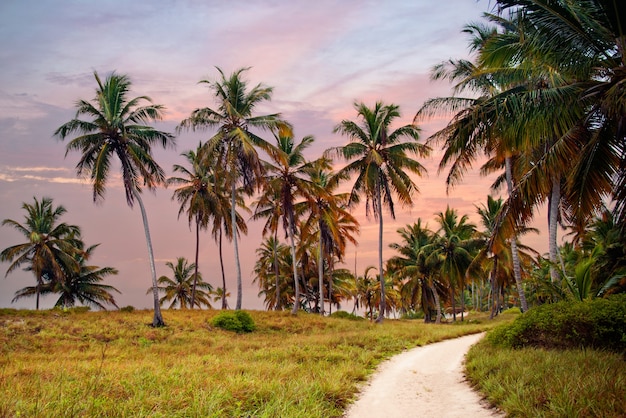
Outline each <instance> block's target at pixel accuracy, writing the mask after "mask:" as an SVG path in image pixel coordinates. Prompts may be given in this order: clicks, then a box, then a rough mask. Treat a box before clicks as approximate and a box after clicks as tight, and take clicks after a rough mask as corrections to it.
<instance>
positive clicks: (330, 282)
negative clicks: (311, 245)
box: [328, 255, 339, 315]
mask: <svg viewBox="0 0 626 418" xmlns="http://www.w3.org/2000/svg"><path fill="white" fill-rule="evenodd" d="M328 271H329V272H330V274H329V275H328V315H332V313H333V275H334V272H335V263H334V261H333V256H332V255H330V260H329V261H328ZM337 309H339V308H337Z"/></svg>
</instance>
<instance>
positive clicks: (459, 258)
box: [431, 207, 481, 321]
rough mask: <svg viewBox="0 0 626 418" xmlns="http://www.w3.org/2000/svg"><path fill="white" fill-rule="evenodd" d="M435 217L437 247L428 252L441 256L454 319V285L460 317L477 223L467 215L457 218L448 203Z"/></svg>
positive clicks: (475, 245) (472, 256)
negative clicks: (459, 299)
mask: <svg viewBox="0 0 626 418" xmlns="http://www.w3.org/2000/svg"><path fill="white" fill-rule="evenodd" d="M436 219H437V222H438V223H439V226H440V227H439V230H438V231H437V234H438V238H437V239H436V242H435V243H434V246H435V247H436V249H435V250H434V251H432V254H431V256H434V257H438V258H439V259H440V260H441V275H442V276H443V277H446V278H447V280H448V282H449V284H450V297H451V299H452V315H453V318H454V321H456V306H455V297H454V295H455V292H456V289H457V286H458V288H459V289H460V297H461V321H462V320H463V319H464V311H465V297H464V295H463V294H464V291H465V278H466V274H467V272H468V268H469V266H470V264H471V263H472V260H473V258H474V255H475V252H476V248H477V246H478V245H479V244H480V243H481V242H480V240H478V239H476V238H475V236H474V233H475V231H476V226H475V225H474V224H471V223H468V221H469V218H468V216H467V215H463V216H461V217H460V218H459V216H458V213H457V211H456V210H455V209H450V208H449V207H448V208H446V211H445V212H439V213H438V214H437V218H436ZM431 245H432V244H431Z"/></svg>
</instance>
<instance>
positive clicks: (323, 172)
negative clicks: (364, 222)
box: [296, 159, 359, 315]
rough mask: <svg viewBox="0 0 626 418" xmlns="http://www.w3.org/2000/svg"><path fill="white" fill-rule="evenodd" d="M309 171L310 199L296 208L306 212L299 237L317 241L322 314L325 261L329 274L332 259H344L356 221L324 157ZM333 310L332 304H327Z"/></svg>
mask: <svg viewBox="0 0 626 418" xmlns="http://www.w3.org/2000/svg"><path fill="white" fill-rule="evenodd" d="M318 161H319V163H318V164H316V165H314V166H313V167H312V170H310V171H309V172H308V174H309V180H310V181H311V185H312V187H313V190H314V191H313V194H312V199H310V200H307V201H304V202H301V203H299V204H298V205H297V206H298V207H297V209H296V210H297V211H299V212H308V216H307V218H306V220H305V222H304V223H303V226H302V231H301V234H302V240H303V241H304V242H306V243H307V244H306V245H312V242H309V241H312V240H315V241H317V244H318V251H317V254H318V260H317V265H318V288H319V306H320V314H321V315H324V264H325V263H324V260H326V264H327V265H328V269H329V270H330V273H331V275H332V274H333V270H334V262H333V261H334V260H335V259H337V261H338V262H341V261H343V258H344V255H345V250H346V245H347V243H348V242H351V243H352V244H355V245H356V243H357V242H356V238H355V236H354V235H355V234H357V233H358V232H359V223H358V222H357V220H356V218H354V216H352V215H351V214H350V213H349V212H348V210H347V209H346V206H347V204H348V203H349V198H350V195H349V193H337V192H336V190H337V188H338V187H339V183H340V180H341V179H339V178H338V177H337V176H336V174H335V173H333V172H331V171H330V170H329V169H328V168H327V167H326V166H327V163H326V161H324V160H323V159H320V160H318ZM332 294H333V280H330V281H329V282H328V295H329V299H332ZM330 312H331V313H332V303H331V305H330Z"/></svg>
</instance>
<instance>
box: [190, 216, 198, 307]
mask: <svg viewBox="0 0 626 418" xmlns="http://www.w3.org/2000/svg"><path fill="white" fill-rule="evenodd" d="M199 253H200V218H199V217H198V216H196V262H195V265H196V266H195V273H194V278H193V287H192V288H191V309H193V307H194V306H195V305H196V284H197V283H198V254H199Z"/></svg>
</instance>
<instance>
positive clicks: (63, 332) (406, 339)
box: [0, 310, 512, 417]
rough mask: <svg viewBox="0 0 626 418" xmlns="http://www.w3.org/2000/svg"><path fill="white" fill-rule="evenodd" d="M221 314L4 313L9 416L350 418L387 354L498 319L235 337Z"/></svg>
mask: <svg viewBox="0 0 626 418" xmlns="http://www.w3.org/2000/svg"><path fill="white" fill-rule="evenodd" d="M218 313H219V311H197V310H196V311H166V312H165V315H164V316H165V320H166V322H167V324H168V326H167V327H165V328H157V329H155V328H151V327H150V326H149V324H150V322H151V318H152V313H151V312H149V311H134V312H119V311H117V312H67V313H64V312H61V311H45V312H33V311H15V310H0V417H4V416H37V417H53V416H54V417H57V416H64V417H73V416H103V417H107V416H116V417H120V416H122V417H123V416H132V417H142V416H150V417H189V416H198V417H200V416H202V417H211V416H214V417H218V416H229V417H244V416H255V417H339V416H341V415H342V413H343V411H344V410H345V408H346V406H347V405H348V404H349V402H350V401H351V400H352V399H353V398H354V396H355V394H356V392H357V390H358V387H359V384H360V383H361V382H363V381H364V380H365V379H366V378H367V376H368V375H369V374H370V373H371V372H372V371H373V370H374V368H375V367H376V366H377V365H378V364H379V363H380V362H381V361H382V360H384V359H385V358H388V357H389V356H391V355H393V354H396V353H398V352H400V351H402V350H404V349H407V348H412V347H416V346H419V345H423V344H427V343H430V342H434V341H439V340H443V339H447V338H454V337H457V336H461V335H465V334H469V333H475V332H480V331H484V330H487V329H489V328H491V327H492V326H493V325H495V324H496V323H498V322H497V321H496V322H491V321H488V320H486V319H484V318H479V320H475V321H471V322H472V323H468V324H463V325H454V326H450V325H434V324H424V323H422V322H421V321H408V320H388V321H386V322H385V323H384V324H383V325H376V324H372V323H370V322H368V321H351V320H348V319H341V318H320V317H318V316H314V315H307V314H299V315H298V316H297V317H293V316H291V315H290V314H288V313H276V312H255V311H253V312H250V314H251V315H252V318H253V320H254V322H255V324H256V330H255V331H254V332H252V333H249V334H236V333H233V332H229V331H224V330H221V329H218V328H215V327H214V326H212V325H211V324H212V320H213V318H214V317H215V316H216V315H217V314H218ZM473 318H476V316H474V317H473ZM511 319H512V318H511ZM501 320H507V318H502V319H501Z"/></svg>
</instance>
